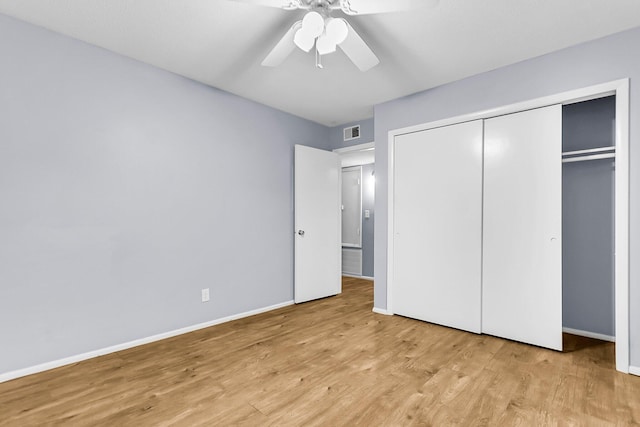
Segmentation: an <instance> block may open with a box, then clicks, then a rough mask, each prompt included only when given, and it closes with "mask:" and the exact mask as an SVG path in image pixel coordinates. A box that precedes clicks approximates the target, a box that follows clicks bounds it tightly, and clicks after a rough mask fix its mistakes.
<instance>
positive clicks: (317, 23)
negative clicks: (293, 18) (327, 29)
mask: <svg viewBox="0 0 640 427" xmlns="http://www.w3.org/2000/svg"><path fill="white" fill-rule="evenodd" d="M302 31H304V32H305V33H306V34H307V35H308V36H310V37H312V38H316V37H318V36H319V35H320V34H322V32H323V31H324V18H322V15H320V14H319V13H318V12H315V11H311V12H308V13H307V14H306V15H305V16H304V18H302Z"/></svg>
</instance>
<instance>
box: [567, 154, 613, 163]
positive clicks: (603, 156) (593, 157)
mask: <svg viewBox="0 0 640 427" xmlns="http://www.w3.org/2000/svg"><path fill="white" fill-rule="evenodd" d="M613 157H616V153H605V154H593V155H591V156H580V157H569V158H567V159H562V163H572V162H584V161H586V160H597V159H609V158H613Z"/></svg>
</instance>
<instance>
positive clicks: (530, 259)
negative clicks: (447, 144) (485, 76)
mask: <svg viewBox="0 0 640 427" xmlns="http://www.w3.org/2000/svg"><path fill="white" fill-rule="evenodd" d="M484 152H485V160H484V215H483V218H484V219H483V224H484V225H483V276H482V332H484V333H487V334H491V335H496V336H499V337H503V338H509V339H513V340H516V341H521V342H525V343H529V344H534V345H538V346H541V347H547V348H551V349H555V350H562V244H561V241H560V240H561V237H562V106H560V105H554V106H551V107H545V108H539V109H535V110H530V111H524V112H521V113H516V114H509V115H506V116H501V117H496V118H493V119H489V120H486V121H485V141H484Z"/></svg>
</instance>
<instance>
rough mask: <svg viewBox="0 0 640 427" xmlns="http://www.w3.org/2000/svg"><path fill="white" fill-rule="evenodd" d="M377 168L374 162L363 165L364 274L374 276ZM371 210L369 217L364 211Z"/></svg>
mask: <svg viewBox="0 0 640 427" xmlns="http://www.w3.org/2000/svg"><path fill="white" fill-rule="evenodd" d="M374 170H375V166H374V165H373V164H369V165H363V166H362V275H363V276H367V277H373V245H374V224H375V175H372V172H373V171H374ZM367 209H368V210H369V213H370V216H369V218H365V217H364V211H365V210H367Z"/></svg>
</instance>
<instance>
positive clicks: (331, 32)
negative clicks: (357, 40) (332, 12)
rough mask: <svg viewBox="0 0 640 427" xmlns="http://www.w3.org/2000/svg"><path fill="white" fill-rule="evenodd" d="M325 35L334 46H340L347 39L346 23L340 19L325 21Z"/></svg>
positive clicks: (347, 29)
mask: <svg viewBox="0 0 640 427" xmlns="http://www.w3.org/2000/svg"><path fill="white" fill-rule="evenodd" d="M327 21H328V22H327V30H326V34H327V37H329V38H330V39H331V40H332V41H333V43H334V44H340V43H342V42H343V41H345V39H346V38H347V34H349V28H348V27H347V23H346V22H345V20H344V19H342V18H331V19H328V20H327Z"/></svg>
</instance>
